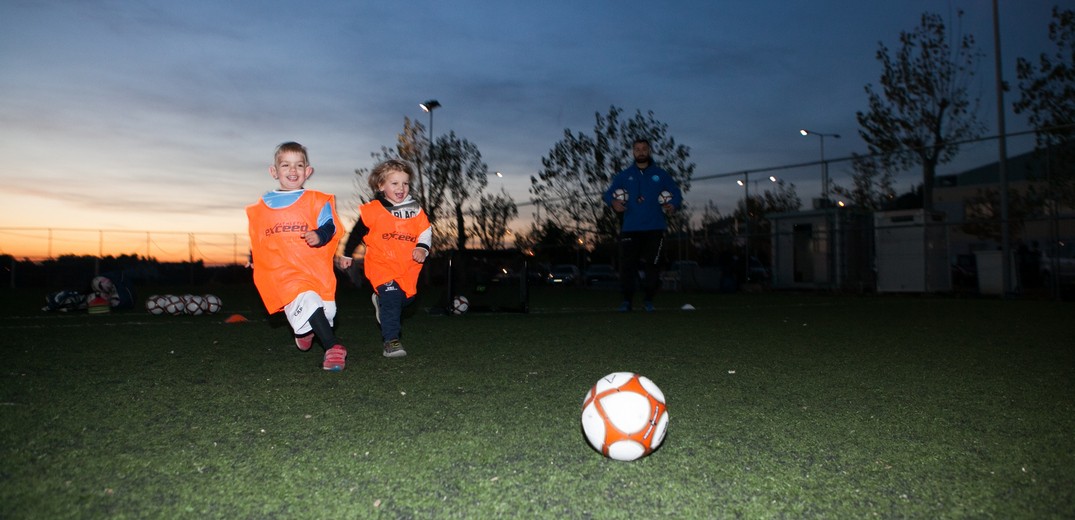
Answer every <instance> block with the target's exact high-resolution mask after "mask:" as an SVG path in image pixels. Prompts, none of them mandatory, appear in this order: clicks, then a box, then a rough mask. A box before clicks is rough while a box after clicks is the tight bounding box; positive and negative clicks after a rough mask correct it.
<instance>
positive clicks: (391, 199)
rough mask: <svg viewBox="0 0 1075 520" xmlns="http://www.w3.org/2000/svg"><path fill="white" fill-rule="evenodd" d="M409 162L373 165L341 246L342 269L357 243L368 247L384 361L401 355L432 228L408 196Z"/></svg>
mask: <svg viewBox="0 0 1075 520" xmlns="http://www.w3.org/2000/svg"><path fill="white" fill-rule="evenodd" d="M413 175H414V167H413V166H411V165H410V163H408V162H406V161H403V160H399V159H389V160H387V161H383V162H381V163H380V164H378V165H376V166H374V167H373V171H371V172H370V177H369V185H370V189H371V190H373V192H374V199H373V201H371V202H368V203H366V204H363V205H361V206H359V208H358V211H359V215H358V220H357V221H356V222H355V226H354V228H353V229H352V230H351V235H350V236H349V237H347V243H346V244H345V245H344V248H343V254H344V257H343V258H342V259H341V262H340V267H341V268H344V269H346V268H347V267H350V265H351V260H350V257H351V255H352V254H353V253H354V251H355V249H356V248H358V245H359V243H361V242H363V241H364V242H365V243H366V257H365V260H364V270H365V273H366V278H367V279H368V280H369V281H370V284H371V285H372V286H373V291H374V292H373V296H372V300H373V307H374V312H375V316H376V318H377V322H378V323H380V324H381V339H382V341H384V356H385V357H390V358H394V357H403V356H406V355H407V351H406V350H404V349H403V344H402V343H400V337H401V336H402V332H403V326H402V322H401V318H402V315H403V308H404V307H405V306H406V305H408V304H410V303H411V302H413V301H414V297H415V295H416V294H417V293H418V274H419V273H420V272H421V271H422V263H424V262H425V261H426V257H427V256H429V247H430V244H431V240H432V237H433V229H432V228H431V227H430V226H429V219H428V218H427V217H426V214H425V212H423V211H422V208H421V206H419V204H418V201H416V200H414V198H412V197H411V177H412V176H413Z"/></svg>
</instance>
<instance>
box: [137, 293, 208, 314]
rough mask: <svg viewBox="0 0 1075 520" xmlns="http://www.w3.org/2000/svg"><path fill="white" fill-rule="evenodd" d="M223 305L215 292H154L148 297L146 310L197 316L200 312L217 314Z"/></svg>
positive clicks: (153, 312) (157, 312)
mask: <svg viewBox="0 0 1075 520" xmlns="http://www.w3.org/2000/svg"><path fill="white" fill-rule="evenodd" d="M222 306H223V302H221V301H220V297H219V296H216V295H213V294H205V295H200V296H199V295H197V294H184V295H181V296H176V295H174V294H165V295H163V296H162V295H157V294H154V295H153V296H150V297H149V298H146V311H147V312H149V313H150V314H155V315H161V314H171V315H172V316H179V315H181V314H190V315H194V316H197V315H200V314H216V313H217V312H220V308H221V307H222Z"/></svg>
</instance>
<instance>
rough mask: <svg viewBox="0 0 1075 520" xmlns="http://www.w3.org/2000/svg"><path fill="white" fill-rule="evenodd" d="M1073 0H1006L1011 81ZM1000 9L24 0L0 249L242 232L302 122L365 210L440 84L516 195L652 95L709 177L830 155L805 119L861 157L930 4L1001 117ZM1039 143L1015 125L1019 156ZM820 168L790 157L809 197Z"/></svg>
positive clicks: (828, 145)
mask: <svg viewBox="0 0 1075 520" xmlns="http://www.w3.org/2000/svg"><path fill="white" fill-rule="evenodd" d="M1054 3H1055V2H1047V1H1043V0H1019V1H1016V0H1001V1H1000V21H1001V31H1002V33H1001V41H1002V44H1003V50H1002V57H1003V68H1002V72H1003V75H1004V79H1005V80H1007V81H1008V82H1009V83H1010V84H1012V85H1013V87H1014V86H1015V85H1016V84H1017V79H1016V77H1015V60H1016V59H1017V58H1019V57H1023V58H1031V59H1034V60H1035V61H1036V59H1037V56H1038V55H1039V54H1040V53H1042V52H1047V53H1050V54H1051V53H1052V52H1053V51H1054V48H1053V47H1052V44H1051V42H1049V40H1048V34H1047V26H1048V23H1049V22H1050V20H1051V17H1050V11H1051V8H1052V6H1053V5H1054ZM991 6H992V4H991V3H990V2H987V1H984V0H973V1H972V0H962V1H951V2H948V1H939V0H928V1H927V0H913V1H899V2H896V1H889V2H877V1H873V2H861V1H852V0H845V1H841V0H815V1H811V2H782V1H772V0H762V1H755V2H711V1H670V2H636V1H626V2H612V1H593V2H578V1H564V0H551V1H545V2H526V3H518V4H517V3H514V2H473V1H455V2H438V1H432V0H415V1H408V2H351V1H337V2H323V1H316V0H315V1H311V2H305V3H295V2H281V1H264V2H262V1H259V2H253V1H236V2H217V1H203V0H192V1H185V2H157V1H147V2H129V1H104V0H102V1H96V0H81V1H74V0H72V1H64V0H56V1H24V0H14V1H5V2H3V3H2V4H0V71H2V72H0V91H2V92H3V96H0V155H2V157H3V161H4V167H3V168H2V169H0V180H2V183H3V186H4V188H3V189H2V190H0V208H2V209H0V253H6V254H14V255H16V256H27V255H31V256H37V255H40V254H41V253H40V244H41V237H42V236H44V232H41V231H37V230H42V229H50V228H55V229H68V228H76V229H87V230H128V231H131V232H132V233H131V236H130V237H125V238H124V240H130V241H131V242H132V244H134V245H132V246H129V250H127V251H105V254H117V253H123V252H128V253H138V254H144V253H145V250H146V248H147V246H146V243H147V242H149V241H156V240H157V239H160V240H162V241H163V240H164V238H165V237H166V236H168V235H166V234H165V233H163V232H177V233H176V236H178V237H179V238H180V239H181V241H186V240H187V239H186V237H185V236H184V235H183V234H184V233H196V234H206V236H208V234H211V233H220V234H221V236H219V237H213V239H212V240H219V241H220V242H221V243H222V244H224V245H222V246H221V247H222V248H223V249H225V250H228V249H232V248H231V247H228V244H229V242H230V239H229V238H227V237H228V235H229V234H238V235H245V233H246V218H245V214H244V212H243V208H244V207H245V206H246V205H247V204H250V203H252V202H254V201H255V200H256V199H257V198H258V196H260V195H261V194H262V193H263V192H265V191H266V190H268V189H271V188H273V187H274V184H273V182H272V179H271V178H270V176H269V173H268V166H269V164H270V162H271V159H272V150H273V148H274V147H275V146H276V145H277V144H278V143H280V142H282V141H287V140H297V141H299V142H302V143H303V144H305V145H307V146H308V147H309V149H310V154H311V157H310V159H311V163H312V165H313V166H314V167H315V169H316V173H315V175H314V176H313V178H312V179H311V180H310V182H309V183H308V184H307V187H309V188H312V189H318V190H322V191H326V192H330V193H335V194H336V195H337V197H338V199H339V202H340V206H341V215H342V216H343V218H344V220H345V221H346V222H345V225H346V226H348V227H349V226H350V223H351V222H352V219H353V211H352V210H351V206H352V205H353V194H354V193H355V192H356V189H355V187H354V184H353V179H354V174H353V171H354V170H355V169H356V168H368V167H370V166H372V162H373V161H372V159H371V158H370V153H371V152H376V151H379V150H380V148H381V147H382V146H386V145H391V144H394V142H395V138H396V134H397V133H398V132H399V131H400V129H401V128H402V125H403V119H404V117H410V118H416V119H418V120H419V121H421V122H422V123H423V124H425V125H428V124H429V119H428V117H429V116H428V115H427V114H425V113H424V112H422V111H421V110H420V109H419V107H418V104H419V103H420V102H422V101H424V100H427V99H430V98H435V99H437V100H439V101H440V103H441V104H442V105H443V106H442V107H441V108H439V109H437V110H436V111H435V112H434V116H433V117H434V119H433V131H434V133H435V134H438V135H439V134H443V133H446V132H448V131H455V132H456V134H457V135H458V136H460V137H462V138H466V139H468V140H469V141H471V142H473V143H474V144H476V145H477V146H478V148H479V149H480V150H481V152H482V155H483V158H484V160H485V162H486V163H487V164H488V165H489V169H490V171H491V172H492V171H501V172H503V173H504V175H505V176H504V178H503V179H498V178H495V177H494V178H492V179H491V181H490V184H491V187H493V188H494V189H499V188H500V187H501V186H503V187H504V188H506V189H507V190H508V192H509V193H510V194H511V195H512V196H513V197H514V198H515V200H516V201H517V202H519V203H523V202H526V201H527V200H528V199H529V193H528V187H529V178H530V176H532V175H536V174H537V173H538V171H539V169H540V167H541V158H542V157H543V156H544V155H546V154H547V153H548V152H549V150H550V149H551V148H552V147H553V146H554V145H555V143H556V142H557V141H558V140H560V139H561V138H562V135H563V132H564V130H565V129H570V130H571V131H572V132H586V133H591V132H592V130H593V121H594V114H595V113H597V112H600V113H605V112H607V110H608V108H609V106H610V105H615V106H618V107H621V108H623V109H624V110H625V111H626V112H627V115H630V114H633V113H634V112H635V111H636V110H641V111H643V112H646V111H650V110H652V111H653V112H654V115H655V117H656V118H657V119H659V120H661V121H662V122H664V123H667V124H668V125H669V127H670V133H671V134H672V135H673V136H674V137H675V138H676V140H677V142H679V143H682V144H685V145H687V146H689V147H690V148H691V156H692V160H693V161H694V162H695V163H696V164H697V169H696V171H695V176H696V177H706V176H709V177H713V176H718V175H720V174H724V173H733V172H737V171H742V170H749V169H759V168H765V167H770V166H779V165H786V164H798V163H804V162H810V161H816V160H818V158H819V142H818V140H817V139H816V138H813V137H809V138H804V137H802V136H801V135H799V133H798V130H799V129H800V128H803V127H805V128H809V129H812V130H815V131H819V132H825V133H837V134H842V136H843V137H842V138H841V139H833V138H829V139H826V141H825V155H826V157H827V158H829V159H834V158H840V157H847V156H849V155H850V154H851V153H852V152H859V153H862V152H864V150H865V147H864V146H863V144H862V142H861V141H860V140H859V138H858V137H857V134H856V132H857V123H856V121H855V112H856V111H859V110H865V109H866V96H865V93H864V90H863V87H864V86H865V85H866V84H869V83H873V84H875V85H876V84H877V83H878V78H879V77H880V73H881V67H880V64H879V63H878V62H877V60H876V58H875V54H876V52H877V49H878V43H879V42H884V43H885V44H886V45H888V46H889V47H890V48H893V49H895V48H897V47H898V42H897V37H898V35H899V33H900V31H910V30H913V29H914V28H915V27H916V26H917V25H918V22H919V18H920V16H921V14H922V13H923V12H926V11H931V12H936V13H939V14H941V15H942V16H944V17H945V18H946V19H949V20H954V16H955V12H956V11H957V10H958V9H963V10H964V11H965V16H964V18H963V25H962V30H963V31H964V32H966V33H970V34H973V35H974V36H975V37H976V39H977V42H978V46H979V47H980V48H981V50H982V51H983V52H985V54H986V56H985V58H984V59H983V60H982V62H981V66H980V70H979V72H978V75H977V78H976V82H975V84H973V85H972V88H973V89H974V90H975V91H977V92H980V95H981V112H980V115H981V118H982V120H983V121H984V122H985V123H986V126H987V132H986V133H987V135H995V134H996V133H997V124H996V119H997V118H996V97H995V94H994V86H993V85H994V65H993V25H992V10H991V9H992V8H991ZM1015 99H1017V92H1009V93H1008V94H1006V99H1005V101H1006V105H1007V106H1008V115H1007V116H1006V119H1007V130H1008V131H1009V132H1018V131H1023V130H1026V129H1027V126H1026V121H1025V118H1023V117H1021V116H1016V115H1015V114H1014V113H1012V112H1011V110H1010V105H1011V102H1012V101H1014V100H1015ZM1032 145H1033V142H1032V139H1029V138H1023V139H1012V140H1011V141H1010V142H1009V153H1010V154H1016V153H1021V152H1023V151H1026V150H1028V149H1029V148H1030V147H1031V146H1032ZM627 153H628V152H627V150H625V151H624V154H625V155H627ZM996 158H997V152H996V144H995V143H994V142H988V143H983V144H977V145H971V146H968V147H966V148H965V150H964V153H963V154H962V155H961V157H960V159H959V160H958V161H956V162H955V163H953V164H951V165H946V166H943V167H942V168H941V172H940V173H942V174H944V173H955V172H957V171H961V170H964V169H968V168H971V167H974V166H979V165H981V164H985V163H988V162H992V161H995V160H996ZM818 172H819V169H818V167H816V166H815V167H810V168H798V169H790V170H787V171H784V172H781V173H780V174H778V175H783V176H784V177H785V178H787V179H788V180H789V181H790V182H794V183H795V184H796V186H797V187H798V191H799V194H800V196H801V197H802V198H803V200H804V201H809V200H810V198H811V197H813V196H816V193H817V190H818V186H817V184H818V181H819V174H818ZM830 172H831V175H832V177H833V180H834V182H841V179H844V180H845V181H846V179H847V178H848V176H849V174H848V166H847V165H846V164H834V165H833V166H832V167H831V170H830ZM916 173H917V172H916ZM914 175H915V174H909V176H908V177H907V178H906V179H904V181H903V182H901V184H900V186H899V188H900V189H901V191H905V190H906V189H908V188H909V187H910V186H911V184H912V183H914V182H916V179H915V178H914ZM741 196H742V188H739V187H738V186H736V185H735V183H734V182H733V181H732V180H730V179H723V178H710V179H708V180H701V181H697V182H695V184H694V185H693V187H692V189H691V191H690V193H689V194H688V195H687V197H686V199H687V202H688V203H689V204H691V205H693V206H694V207H695V208H696V211H697V214H699V215H700V213H701V208H702V207H703V206H704V205H705V204H706V202H707V201H713V202H714V203H716V204H717V207H718V209H719V210H721V211H722V212H730V211H732V210H733V209H734V203H735V201H736V200H738V199H739V198H740V197H741ZM531 211H532V210H531V208H529V207H524V208H523V209H522V210H521V213H522V214H523V215H524V217H526V218H528V217H529V215H530V212H531ZM25 228H32V230H30V231H27V230H25ZM94 232H95V233H96V231H94ZM146 232H157V233H160V234H159V235H157V236H153V235H151V236H150V237H149V238H147V236H146ZM57 234H59V233H58V232H57ZM28 237H29V238H28ZM54 240H56V239H54ZM96 240H98V238H97V236H96V235H91V240H89V244H88V246H87V247H89V248H90V249H91V250H90V251H89V252H90V253H96V252H97V249H98V247H99V244H98V243H96V242H95V241H96ZM117 240H118V239H117ZM59 242H62V240H60V241H59ZM30 244H35V245H32V246H31V245H30ZM72 247H73V246H72ZM124 247H128V246H124ZM34 248H36V249H34ZM57 248H60V249H64V247H63V246H60V245H57V244H56V243H54V244H53V250H52V251H51V252H52V253H53V254H58V253H62V252H65V251H57V250H55V249H57ZM240 248H241V246H240ZM31 249H33V251H31ZM149 249H150V250H151V251H152V247H149ZM180 249H182V248H180ZM225 254H226V253H225Z"/></svg>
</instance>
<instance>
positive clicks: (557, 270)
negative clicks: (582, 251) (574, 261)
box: [549, 264, 582, 285]
mask: <svg viewBox="0 0 1075 520" xmlns="http://www.w3.org/2000/svg"><path fill="white" fill-rule="evenodd" d="M581 281H582V273H580V272H579V268H578V267H575V266H573V265H571V264H559V265H554V266H552V269H551V270H550V271H549V283H551V284H554V285H578V283H579V282H581Z"/></svg>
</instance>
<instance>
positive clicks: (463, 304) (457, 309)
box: [450, 296, 470, 315]
mask: <svg viewBox="0 0 1075 520" xmlns="http://www.w3.org/2000/svg"><path fill="white" fill-rule="evenodd" d="M450 310H451V311H452V314H456V315H458V314H466V312H467V311H468V310H470V300H468V299H467V297H466V296H456V297H455V298H452V306H451V308H450Z"/></svg>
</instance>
